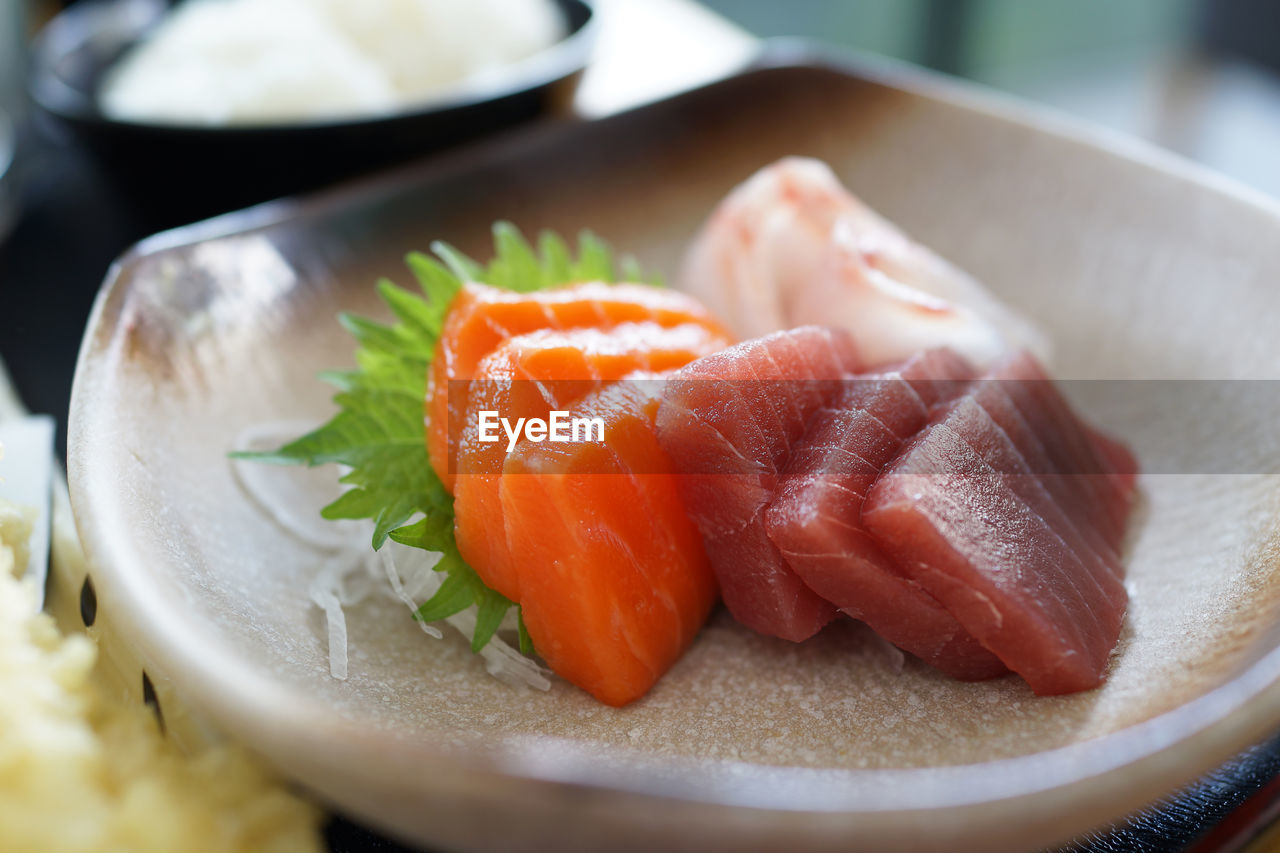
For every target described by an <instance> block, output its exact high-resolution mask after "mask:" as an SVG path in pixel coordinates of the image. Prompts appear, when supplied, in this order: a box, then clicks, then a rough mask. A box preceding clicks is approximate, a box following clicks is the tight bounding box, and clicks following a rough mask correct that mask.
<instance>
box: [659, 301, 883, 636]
mask: <svg viewBox="0 0 1280 853" xmlns="http://www.w3.org/2000/svg"><path fill="white" fill-rule="evenodd" d="M862 367H863V365H862V364H861V362H860V359H859V357H858V355H857V351H856V349H855V347H854V345H853V341H852V340H851V339H850V338H849V336H848V335H847V334H846V333H844V332H839V331H832V330H828V329H821V328H818V327H814V326H808V327H802V328H799V329H794V330H792V331H789V332H777V333H775V334H772V335H768V336H766V337H763V338H758V339H756V340H753V341H747V342H746V343H742V344H738V345H737V346H734V347H731V348H729V349H727V350H723V351H721V352H718V353H715V354H713V355H709V356H706V357H704V358H700V359H698V360H697V361H695V362H693V363H691V364H689V365H688V366H686V367H684V368H682V369H681V370H679V371H677V372H676V373H675V374H673V375H672V377H671V379H669V380H668V382H667V385H666V389H665V391H664V394H663V400H662V405H661V406H660V407H659V409H658V420H657V424H658V438H659V441H660V442H661V443H662V446H663V448H664V449H665V450H666V452H667V454H668V455H669V456H670V457H671V460H672V464H673V465H674V466H675V470H676V471H677V473H679V474H680V476H679V477H678V478H677V480H678V484H679V488H680V493H681V497H682V498H683V499H684V503H685V507H686V508H687V509H688V511H689V516H690V518H692V519H693V522H694V524H695V525H697V527H698V530H699V532H700V533H701V534H702V538H703V542H704V543H705V544H706V547H707V555H708V557H710V559H711V565H712V567H713V568H714V569H715V572H716V577H717V579H718V580H719V582H720V588H721V594H722V596H723V598H724V601H725V604H726V605H727V606H728V608H729V611H730V612H731V613H732V614H733V615H734V618H736V619H737V620H738V621H739V622H741V623H742V624H744V625H746V626H747V627H749V628H752V629H754V630H756V631H758V632H760V633H762V634H769V635H771V636H775V637H782V638H783V639H787V640H792V641H795V642H799V641H800V640H804V639H806V638H808V637H810V636H812V635H813V634H815V633H817V631H818V630H819V629H820V628H821V627H822V626H823V625H825V624H826V623H827V622H829V621H831V619H833V618H834V617H835V615H836V609H835V607H834V606H833V605H832V604H831V603H830V602H828V601H826V600H825V599H823V598H822V597H821V596H819V595H818V594H817V593H815V592H814V591H813V590H812V589H810V588H809V587H808V586H806V585H805V583H804V582H803V581H802V580H800V578H799V577H798V576H797V575H796V574H795V572H793V571H792V570H791V569H790V568H789V567H788V566H787V563H786V560H785V559H784V558H783V556H782V554H781V553H780V552H779V551H778V549H777V547H776V546H775V545H774V544H773V542H772V540H770V539H769V536H768V534H767V533H766V531H765V528H764V525H763V524H762V523H761V522H762V515H763V513H764V510H765V507H766V506H768V504H769V501H770V500H772V498H773V493H774V489H775V488H776V486H777V481H778V476H779V475H780V474H781V473H782V471H783V469H784V468H785V467H786V465H787V461H788V458H789V457H790V455H791V451H792V448H793V447H795V446H796V444H797V443H798V442H799V440H800V438H801V436H802V435H803V433H804V430H805V426H806V424H807V422H808V421H809V420H810V419H811V418H812V416H813V414H814V413H816V412H817V411H819V410H820V409H821V408H823V406H825V405H827V404H829V403H830V402H831V400H832V399H833V398H834V396H835V395H836V394H837V393H838V392H839V389H840V384H841V383H840V381H839V380H841V379H842V378H843V377H845V376H847V375H848V374H850V373H853V372H856V371H857V370H859V369H861V368H862Z"/></svg>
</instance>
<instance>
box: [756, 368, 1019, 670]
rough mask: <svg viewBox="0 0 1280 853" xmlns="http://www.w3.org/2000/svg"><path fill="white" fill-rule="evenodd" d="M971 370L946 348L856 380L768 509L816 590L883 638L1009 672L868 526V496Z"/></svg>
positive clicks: (800, 453)
mask: <svg viewBox="0 0 1280 853" xmlns="http://www.w3.org/2000/svg"><path fill="white" fill-rule="evenodd" d="M973 377H974V370H973V368H972V367H971V366H969V365H968V364H967V363H966V362H965V361H964V360H963V359H961V358H960V357H958V356H956V355H954V354H953V353H951V352H949V351H946V350H931V351H928V352H925V353H922V354H920V355H917V356H913V357H912V358H910V359H908V360H907V361H906V362H905V363H903V364H902V365H901V366H900V367H898V368H897V369H896V370H892V371H886V372H879V373H876V374H870V375H866V376H859V377H856V378H854V379H851V380H849V384H848V386H847V388H846V389H845V390H844V391H843V392H842V393H841V394H840V396H839V398H838V399H837V400H836V402H835V404H834V406H833V407H832V408H830V409H827V410H824V411H823V412H821V413H820V414H819V416H818V417H817V418H815V419H814V421H813V424H812V425H811V427H810V428H809V430H808V432H807V433H806V434H805V437H804V440H803V443H802V446H801V448H800V449H799V450H797V451H796V452H795V453H794V454H793V455H792V458H791V460H790V462H789V463H788V465H787V469H786V471H785V472H784V475H783V477H782V480H781V482H780V484H779V487H778V491H777V494H776V495H775V497H774V499H773V501H772V502H771V503H770V505H769V508H768V509H767V511H766V513H765V524H766V528H767V530H768V533H769V538H770V539H771V540H772V541H773V543H774V544H775V545H776V546H777V547H778V549H779V550H780V551H781V552H782V554H783V556H784V557H785V558H786V560H787V563H788V565H789V566H790V567H791V568H792V569H793V570H794V571H795V573H796V574H797V575H799V576H800V578H801V579H802V580H804V582H805V583H806V584H807V585H808V586H809V587H810V588H811V589H813V590H814V591H815V592H816V593H818V594H819V595H821V596H822V597H823V598H825V599H826V600H828V601H830V602H831V603H832V604H834V605H835V606H836V607H838V608H840V609H841V610H842V611H844V612H845V613H847V614H848V615H850V616H852V617H853V618H855V619H859V620H861V621H863V622H865V623H866V624H867V625H869V626H870V627H871V628H872V629H873V630H874V631H875V632H876V633H878V634H879V635H880V636H881V637H883V638H884V639H885V640H887V641H889V642H890V643H893V644H894V645H896V646H898V648H900V649H902V650H904V651H907V652H910V653H912V654H914V655H915V656H916V657H918V658H920V659H921V660H923V661H925V662H926V663H928V664H930V665H932V666H934V667H936V668H938V669H939V670H941V671H943V672H945V673H946V674H948V675H950V676H952V677H953V678H960V679H965V680H977V679H984V678H990V677H993V676H996V675H1000V674H1002V673H1005V672H1007V671H1008V670H1007V668H1006V667H1005V666H1004V664H1003V663H1001V662H1000V659H999V658H997V657H996V656H995V655H993V654H992V653H991V652H989V651H988V650H987V649H985V648H984V647H983V646H982V645H981V644H980V643H979V642H978V641H977V640H976V639H974V637H973V636H972V635H971V634H970V633H969V632H968V631H966V630H965V629H964V628H963V627H962V626H961V624H960V623H959V622H958V621H957V620H956V618H955V617H954V616H952V615H951V614H950V613H949V612H947V610H946V609H945V608H944V607H943V606H942V605H941V604H940V603H939V602H938V600H937V599H935V598H934V597H933V596H932V595H930V594H929V593H928V592H927V591H925V589H924V588H923V587H922V586H921V585H920V584H919V583H917V582H916V581H914V580H912V579H911V578H910V577H908V576H907V575H906V574H904V573H903V571H902V570H901V569H899V568H898V566H897V564H896V563H895V561H894V560H893V559H892V558H890V557H889V556H888V555H887V554H886V553H885V552H884V551H883V550H882V549H881V548H880V546H879V545H877V544H876V542H875V540H873V539H872V537H871V536H870V535H869V534H868V532H867V531H866V529H865V528H864V527H863V524H862V506H863V501H864V498H865V496H866V494H867V492H868V490H869V489H870V488H871V486H872V485H873V484H874V483H875V481H876V479H877V478H878V477H879V476H880V473H881V471H882V470H883V469H884V467H885V466H886V465H887V464H888V463H889V462H890V461H891V460H892V459H893V458H894V457H895V456H896V455H897V454H898V452H899V451H900V450H901V449H902V447H903V445H904V443H905V442H906V441H907V440H908V439H910V438H911V437H912V436H914V435H915V434H916V433H918V432H919V431H920V429H921V428H923V427H924V426H925V424H926V423H927V422H928V419H929V412H930V410H931V408H932V407H933V406H936V405H938V404H940V403H944V402H946V401H948V400H950V399H953V398H954V397H956V396H958V395H959V394H960V393H961V392H962V391H963V390H964V389H965V388H966V387H967V386H968V383H969V382H970V381H971V380H972V379H973Z"/></svg>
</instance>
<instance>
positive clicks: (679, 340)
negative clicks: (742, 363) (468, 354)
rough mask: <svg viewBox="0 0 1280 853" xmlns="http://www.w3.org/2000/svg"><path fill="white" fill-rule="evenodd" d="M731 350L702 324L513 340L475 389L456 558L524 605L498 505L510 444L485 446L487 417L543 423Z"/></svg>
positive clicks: (458, 498)
mask: <svg viewBox="0 0 1280 853" xmlns="http://www.w3.org/2000/svg"><path fill="white" fill-rule="evenodd" d="M728 343H729V341H728V340H727V339H726V338H724V337H723V336H721V335H720V334H719V333H717V332H714V331H712V330H710V329H709V328H708V327H707V326H705V325H701V324H685V325H681V326H675V327H672V328H664V327H662V326H659V325H657V324H655V323H650V322H643V323H623V324H621V325H617V326H614V327H613V328H611V329H608V330H600V329H591V328H582V329H570V330H567V331H554V330H550V329H543V330H540V331H536V332H531V333H529V334H526V335H519V336H517V337H514V338H510V339H508V340H507V341H505V342H504V343H502V344H500V345H499V346H498V347H497V348H496V349H495V350H494V351H493V352H491V353H490V354H489V355H487V356H485V357H484V359H482V360H481V362H480V364H479V366H478V367H477V368H476V376H475V378H474V379H473V380H472V381H471V382H470V383H469V390H468V394H467V397H468V402H467V405H466V408H465V411H466V416H465V422H464V424H463V426H462V428H461V429H462V437H461V441H460V443H459V445H460V446H459V452H458V462H457V476H456V480H455V485H454V538H455V539H456V541H457V543H458V552H459V553H460V554H461V555H462V558H463V559H464V560H466V561H467V563H468V564H470V565H471V567H472V568H474V569H475V570H476V572H477V573H478V574H479V575H480V578H481V579H482V580H483V581H484V582H485V584H487V585H488V586H489V587H490V588H491V589H494V590H496V591H498V592H500V593H502V594H503V595H505V596H506V597H507V598H510V599H512V600H513V601H517V600H519V595H520V589H519V581H518V577H517V573H516V572H515V566H514V563H513V560H512V553H511V550H510V548H509V547H508V544H507V539H506V537H505V536H504V535H503V533H502V531H503V530H504V529H505V528H504V526H503V512H502V504H501V501H500V499H499V484H500V481H501V479H502V471H503V465H504V463H505V461H506V457H507V448H508V438H507V436H506V435H505V434H503V433H500V434H499V435H498V440H497V441H487V442H486V441H482V440H481V436H480V431H479V427H480V421H479V414H480V413H481V412H494V413H497V415H498V417H502V418H506V419H507V420H508V421H509V422H510V423H511V424H515V423H517V420H518V419H519V418H526V419H527V418H544V419H545V418H547V416H548V415H549V414H550V413H551V412H552V411H553V410H560V411H563V410H567V409H568V408H569V407H570V406H571V405H572V404H573V403H574V402H575V401H576V400H579V399H581V398H582V397H584V396H586V395H587V394H590V393H592V392H593V391H596V390H598V389H599V388H600V387H601V386H602V385H603V384H605V383H609V382H614V381H616V380H618V379H621V378H622V377H624V376H627V375H629V374H631V373H634V372H635V371H637V370H642V371H667V370H672V369H675V368H677V367H680V366H682V365H685V364H688V363H689V362H690V361H693V360H694V359H696V358H698V357H700V356H704V355H707V354H709V353H713V352H715V351H717V350H720V349H723V348H724V347H725V346H727V345H728ZM456 391H457V389H456V388H455V393H456ZM492 435H493V433H492V432H490V436H491V437H492Z"/></svg>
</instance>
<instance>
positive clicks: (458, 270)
mask: <svg viewBox="0 0 1280 853" xmlns="http://www.w3.org/2000/svg"><path fill="white" fill-rule="evenodd" d="M431 251H433V252H435V253H436V256H437V257H439V258H440V260H442V261H444V263H445V266H447V267H448V268H449V271H450V272H451V273H453V274H454V276H455V277H456V278H457V279H458V280H459V281H460V282H463V283H466V282H468V281H480V280H482V279H483V278H484V272H485V270H484V267H483V266H481V265H480V264H478V263H476V262H475V261H473V260H471V258H468V257H467V256H466V255H464V254H463V253H462V252H460V251H458V250H457V249H455V248H453V246H450V245H449V244H448V243H446V242H444V241H443V240H436V241H435V242H434V243H432V244H431Z"/></svg>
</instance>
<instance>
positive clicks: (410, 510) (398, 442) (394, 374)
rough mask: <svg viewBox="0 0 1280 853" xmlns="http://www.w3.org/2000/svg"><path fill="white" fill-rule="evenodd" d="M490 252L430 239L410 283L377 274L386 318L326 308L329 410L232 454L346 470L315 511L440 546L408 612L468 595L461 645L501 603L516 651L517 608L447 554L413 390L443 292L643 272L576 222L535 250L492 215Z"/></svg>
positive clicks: (493, 624) (439, 317)
mask: <svg viewBox="0 0 1280 853" xmlns="http://www.w3.org/2000/svg"><path fill="white" fill-rule="evenodd" d="M493 238H494V255H495V256H494V258H493V260H491V261H490V262H489V263H488V264H487V265H486V264H481V263H479V262H477V261H475V260H473V259H472V258H469V257H467V256H466V255H465V254H463V253H462V252H460V251H458V250H457V249H455V248H453V247H452V246H450V245H448V244H447V243H440V242H437V243H433V244H432V247H431V248H432V251H433V252H434V253H435V255H436V258H438V259H439V260H437V259H436V258H432V257H429V256H427V255H424V254H422V253H420V252H413V253H411V254H409V255H408V257H407V258H406V259H405V260H406V264H407V265H408V267H409V270H410V272H412V273H413V276H414V278H416V279H417V282H418V286H419V291H420V292H413V291H410V290H404V289H402V288H400V287H398V286H396V285H395V284H393V283H392V282H390V281H388V280H386V279H382V280H381V281H379V282H378V284H377V287H378V293H379V294H380V295H381V297H382V299H383V301H384V302H386V303H387V306H388V307H389V308H390V309H391V313H392V314H393V315H394V318H395V320H394V322H393V323H391V324H390V325H388V324H384V323H379V322H376V321H373V320H369V319H367V318H364V317H359V316H356V315H353V314H343V315H341V316H340V317H339V318H338V319H339V322H340V323H341V324H342V326H343V328H345V329H346V330H347V331H348V332H350V333H351V335H352V337H354V338H355V339H356V343H357V344H358V348H357V350H356V359H355V360H356V368H355V369H354V370H344V371H328V372H325V373H323V374H321V378H322V379H323V380H324V381H326V382H328V383H329V384H331V385H333V386H334V387H335V388H337V389H338V393H337V394H336V395H335V396H334V402H335V403H337V404H338V407H339V411H338V413H337V414H336V415H334V416H333V419H332V420H330V421H329V422H328V423H326V424H325V425H324V426H322V427H320V428H319V429H316V430H315V431H313V432H310V433H308V434H306V435H304V436H302V437H301V438H298V439H296V440H294V441H291V442H289V443H288V444H286V445H284V446H283V447H281V448H280V449H279V450H275V451H270V452H265V453H239V454H234V455H235V456H237V457H238V458H244V459H253V460H257V461H260V462H267V463H276V464H301V465H324V464H328V463H337V464H339V465H344V466H346V467H347V468H348V469H349V471H348V472H347V473H346V474H345V475H344V476H343V477H342V482H343V483H344V484H346V485H348V486H350V487H351V488H350V489H348V490H347V491H345V492H344V493H343V495H342V497H340V498H338V499H337V500H336V501H334V502H333V503H331V504H329V505H328V506H327V507H325V508H324V509H323V510H322V511H321V515H323V516H324V517H325V518H327V519H366V518H367V519H371V520H372V521H373V523H374V530H373V543H372V544H373V547H374V549H375V550H376V549H378V548H381V547H382V545H383V544H384V543H385V542H386V540H387V539H388V538H390V539H391V540H392V541H394V542H398V543H400V544H402V545H406V546H409V547H412V548H421V549H423V550H426V551H433V552H438V553H440V554H441V558H440V561H439V562H438V563H436V565H435V570H436V571H438V572H444V573H445V574H446V575H447V577H446V578H445V581H444V583H443V584H441V586H440V589H439V590H438V591H437V592H436V593H435V595H433V596H432V597H431V599H430V600H428V601H426V602H425V603H424V604H423V605H422V606H421V607H419V608H418V610H417V612H416V613H415V614H414V617H415V618H417V619H420V620H422V621H424V622H434V621H436V620H439V619H445V618H447V617H449V616H452V615H454V614H455V613H459V612H461V611H463V610H465V609H467V608H468V607H471V606H472V605H475V606H476V629H475V632H474V634H473V636H472V638H471V648H472V649H473V650H474V651H477V652H478V651H480V650H481V649H482V648H484V646H485V645H486V644H487V643H488V642H489V640H490V639H492V638H493V635H494V633H495V632H496V631H497V630H498V627H499V626H500V625H501V624H502V621H503V619H504V618H505V616H506V614H507V611H508V610H510V609H511V608H512V607H516V608H517V617H518V618H517V626H518V632H519V642H520V651H521V652H522V653H524V654H526V655H531V654H533V651H534V649H533V643H532V641H531V640H530V638H529V632H528V631H527V630H526V629H525V625H524V618H523V616H522V615H520V614H519V607H518V606H517V605H515V604H514V603H512V602H511V601H510V600H509V599H507V598H506V597H504V596H502V595H500V594H499V593H497V592H495V591H494V590H492V589H490V588H489V587H487V586H485V584H484V582H483V581H481V580H480V576H479V575H477V574H476V572H475V570H474V569H472V568H471V567H470V566H468V565H467V563H466V562H465V561H464V560H463V559H462V557H461V556H460V555H459V554H458V546H457V543H456V542H455V541H454V538H453V498H452V496H451V495H450V494H449V493H448V492H447V491H445V488H444V484H443V483H441V482H440V479H439V477H437V476H436V473H435V470H434V469H433V468H432V467H431V463H430V460H429V459H428V457H427V444H426V423H425V419H424V414H423V413H424V400H425V397H426V391H427V387H426V386H427V369H428V368H429V367H430V365H431V360H432V357H433V356H434V354H435V348H436V343H437V341H438V340H439V337H440V333H441V331H442V329H443V328H444V321H445V317H446V315H447V314H448V312H449V308H450V305H451V304H452V302H453V298H454V297H455V296H456V295H457V293H458V291H459V290H461V289H462V286H463V284H464V283H465V282H469V281H474V282H480V283H483V284H488V285H492V286H494V287H501V288H505V289H507V290H513V291H517V292H521V293H528V292H533V291H537V290H544V289H547V288H552V287H559V286H561V285H566V284H573V283H576V282H581V281H607V282H612V281H615V270H621V271H622V273H623V274H624V275H625V276H626V280H628V281H640V282H647V283H656V282H655V281H653V280H649V279H646V278H645V277H644V276H643V275H642V274H641V272H640V269H639V266H638V265H637V264H636V262H635V260H634V259H632V258H623V259H621V260H620V261H619V262H618V263H617V264H615V262H614V258H613V254H612V252H611V251H610V250H609V247H608V246H607V245H606V244H605V243H604V242H603V241H602V240H600V239H599V238H598V237H596V236H594V235H593V234H590V233H588V232H583V233H582V235H581V236H580V237H579V240H578V247H577V253H576V256H575V254H574V253H573V252H572V251H571V250H570V248H569V246H568V244H566V242H565V241H564V240H563V239H561V238H560V237H559V236H557V235H555V234H553V233H550V232H544V233H543V234H542V235H540V237H539V239H538V247H537V249H536V250H535V249H534V248H533V247H532V246H531V245H530V244H529V242H528V241H527V240H526V239H525V238H524V236H523V235H521V233H520V231H519V230H518V229H517V228H516V227H515V226H514V225H512V224H510V223H508V222H499V223H497V224H495V225H494V226H493Z"/></svg>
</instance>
